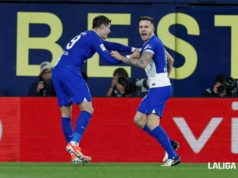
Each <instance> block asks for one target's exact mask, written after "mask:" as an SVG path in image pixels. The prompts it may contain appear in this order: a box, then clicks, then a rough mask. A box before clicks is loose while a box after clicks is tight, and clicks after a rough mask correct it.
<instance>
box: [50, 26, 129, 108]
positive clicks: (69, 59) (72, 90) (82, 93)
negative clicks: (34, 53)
mask: <svg viewBox="0 0 238 178" xmlns="http://www.w3.org/2000/svg"><path fill="white" fill-rule="evenodd" d="M109 50H116V51H120V52H131V51H132V50H133V48H132V47H128V46H124V45H121V44H118V43H111V42H107V41H103V40H102V39H101V38H100V37H99V36H98V35H97V33H96V32H95V31H93V30H89V31H86V32H83V33H81V34H79V35H78V36H76V37H74V38H73V39H72V40H71V41H70V42H69V43H68V44H67V45H66V47H65V50H64V53H63V55H62V56H61V58H60V60H59V62H58V64H57V65H56V66H55V67H54V69H53V75H52V79H53V84H54V87H55V90H56V95H57V98H58V103H59V105H60V106H69V105H71V104H73V103H77V104H80V103H82V102H83V101H88V102H91V101H92V99H91V94H90V91H89V88H88V85H87V83H86V81H85V80H84V79H83V77H82V74H81V72H80V68H81V67H82V65H83V64H84V63H85V62H86V60H88V59H89V58H91V57H92V56H93V55H94V54H95V53H96V52H98V53H99V55H100V56H101V57H102V59H104V60H105V61H106V62H108V63H110V64H118V63H120V61H118V60H116V59H114V58H113V57H111V55H110V52H109Z"/></svg>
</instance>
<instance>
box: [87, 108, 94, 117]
mask: <svg viewBox="0 0 238 178" xmlns="http://www.w3.org/2000/svg"><path fill="white" fill-rule="evenodd" d="M87 112H89V113H90V114H91V115H93V113H94V109H93V107H91V108H89V109H88V110H87Z"/></svg>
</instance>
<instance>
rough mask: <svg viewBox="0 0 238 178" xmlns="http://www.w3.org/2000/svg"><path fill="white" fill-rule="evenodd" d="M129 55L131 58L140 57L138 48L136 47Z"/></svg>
mask: <svg viewBox="0 0 238 178" xmlns="http://www.w3.org/2000/svg"><path fill="white" fill-rule="evenodd" d="M129 56H130V58H132V59H140V48H136V50H135V51H134V52H133V53H132V54H130V55H129Z"/></svg>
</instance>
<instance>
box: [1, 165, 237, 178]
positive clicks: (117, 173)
mask: <svg viewBox="0 0 238 178" xmlns="http://www.w3.org/2000/svg"><path fill="white" fill-rule="evenodd" d="M236 168H237V169H236V170H234V169H233V170H211V169H208V165H207V163H206V164H193V163H191V164H190V163H182V164H180V165H178V166H174V167H161V166H160V164H159V163H91V164H89V165H83V166H79V165H74V164H71V163H0V178H160V177H161V178H180V177H181V178H186V177H187V178H189V177H190V178H225V177H227V178H237V177H238V164H236Z"/></svg>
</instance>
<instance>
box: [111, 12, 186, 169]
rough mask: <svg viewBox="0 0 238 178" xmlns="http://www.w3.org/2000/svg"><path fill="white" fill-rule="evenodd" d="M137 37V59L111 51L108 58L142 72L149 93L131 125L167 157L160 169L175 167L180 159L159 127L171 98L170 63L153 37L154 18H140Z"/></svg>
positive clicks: (158, 41) (160, 44) (159, 43)
mask: <svg viewBox="0 0 238 178" xmlns="http://www.w3.org/2000/svg"><path fill="white" fill-rule="evenodd" d="M139 33H140V36H141V39H142V40H143V41H144V44H143V46H142V48H141V50H140V55H139V58H138V59H136V58H135V57H134V58H130V55H129V56H126V57H125V56H122V55H120V53H118V52H117V51H112V52H111V55H112V56H113V57H115V58H117V59H118V60H120V61H123V62H124V63H127V64H130V65H134V66H137V67H140V68H143V69H144V70H145V72H146V74H147V77H148V81H149V88H150V89H149V92H148V94H147V95H146V96H145V97H144V99H143V100H142V102H141V104H140V106H139V108H138V111H137V112H136V115H135V117H134V121H135V124H136V125H137V126H138V127H139V128H141V129H143V130H144V131H146V132H147V133H148V134H149V135H151V136H152V137H154V138H155V139H157V141H158V142H159V143H160V144H161V145H162V147H163V148H164V149H165V151H166V152H167V153H168V159H167V160H166V161H165V163H164V164H163V165H162V166H174V165H177V164H179V163H180V161H181V160H180V157H179V156H178V155H177V154H176V152H175V150H174V149H173V147H172V145H171V143H170V140H169V137H168V135H167V133H166V132H165V130H164V129H163V128H162V127H161V126H160V119H161V117H162V115H163V111H164V107H165V103H166V101H167V100H168V99H169V98H170V97H171V95H172V86H171V83H170V79H169V77H168V75H169V73H170V72H171V70H172V66H173V60H171V59H172V57H171V56H170V55H169V54H168V53H167V52H166V50H165V48H164V46H163V44H162V42H161V41H160V39H159V38H158V37H157V36H155V34H154V22H153V18H151V17H149V16H142V17H140V19H139ZM134 56H135V55H134Z"/></svg>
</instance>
